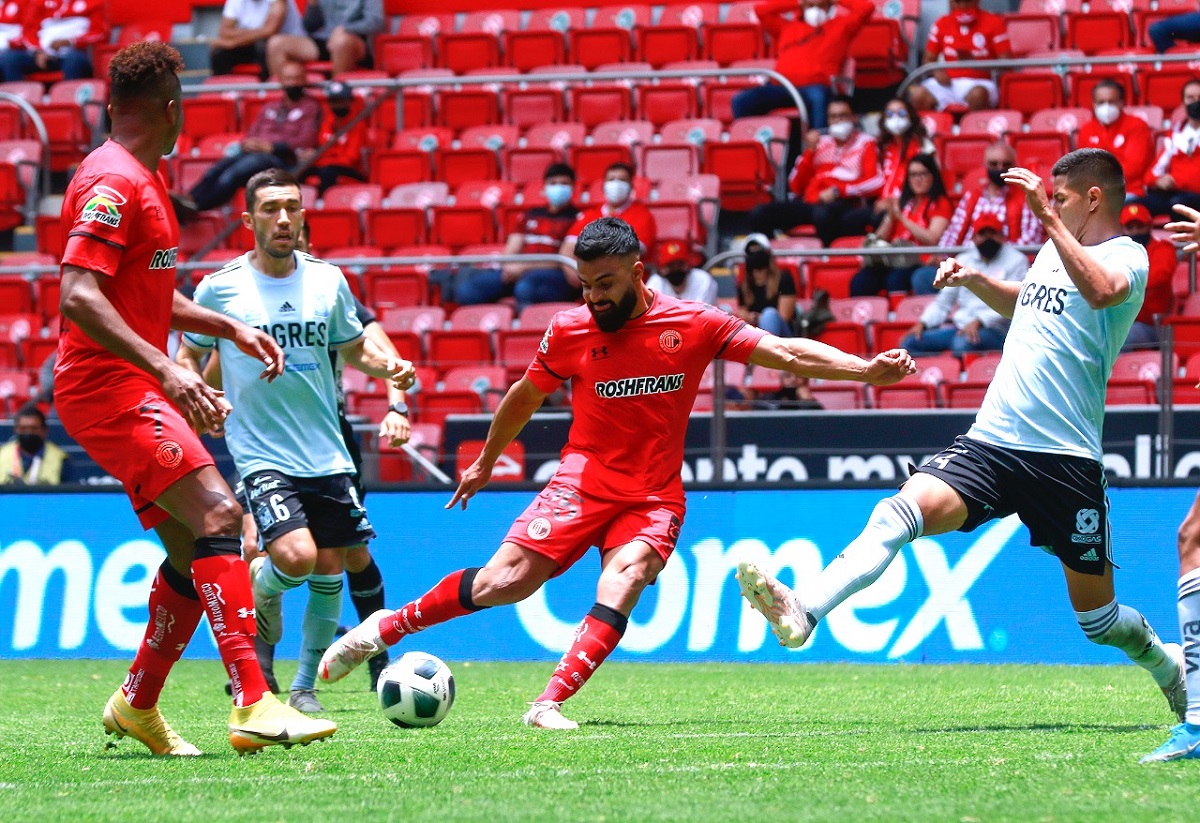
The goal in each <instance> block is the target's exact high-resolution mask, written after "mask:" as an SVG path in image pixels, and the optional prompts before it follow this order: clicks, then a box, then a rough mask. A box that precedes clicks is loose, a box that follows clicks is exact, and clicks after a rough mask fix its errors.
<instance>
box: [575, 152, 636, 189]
mask: <svg viewBox="0 0 1200 823" xmlns="http://www.w3.org/2000/svg"><path fill="white" fill-rule="evenodd" d="M567 162H568V164H570V166H571V168H573V169H574V170H575V177H576V179H577V180H578V183H579V185H580V186H583V187H587V186H590V185H591V184H592V183H593V181H596V180H603V179H604V172H605V170H606V169H607V168H608V167H609V166H611V165H612V164H613V163H626V164H630V165H632V163H633V155H632V153H631V152H630V151H629V146H626V145H622V144H619V143H605V144H601V145H591V146H571V147H570V148H569V149H567Z"/></svg>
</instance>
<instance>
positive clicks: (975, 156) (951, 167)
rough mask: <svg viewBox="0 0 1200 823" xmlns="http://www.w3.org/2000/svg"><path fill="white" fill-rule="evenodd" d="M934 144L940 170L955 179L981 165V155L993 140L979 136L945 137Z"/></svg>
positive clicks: (992, 138) (986, 136)
mask: <svg viewBox="0 0 1200 823" xmlns="http://www.w3.org/2000/svg"><path fill="white" fill-rule="evenodd" d="M934 142H935V143H936V144H937V147H938V152H937V153H938V158H939V159H940V160H941V163H942V168H943V169H944V170H946V171H949V172H950V173H951V174H953V175H954V176H955V177H956V178H957V177H962V176H964V175H966V174H969V173H970V172H972V171H974V170H975V169H977V168H979V167H980V166H982V165H983V153H984V152H985V151H987V147H988V146H990V145H991V144H992V143H993V142H995V138H994V137H992V136H990V135H979V134H968V135H947V136H945V137H940V138H938V139H937V140H935V141H934Z"/></svg>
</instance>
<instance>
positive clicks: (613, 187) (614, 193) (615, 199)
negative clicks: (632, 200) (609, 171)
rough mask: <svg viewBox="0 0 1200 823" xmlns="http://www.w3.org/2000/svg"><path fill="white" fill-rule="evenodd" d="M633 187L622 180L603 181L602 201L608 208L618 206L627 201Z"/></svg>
mask: <svg viewBox="0 0 1200 823" xmlns="http://www.w3.org/2000/svg"><path fill="white" fill-rule="evenodd" d="M632 190H633V186H631V185H629V183H627V182H626V181H624V180H605V181H604V200H605V202H607V203H608V205H610V206H619V205H621V204H622V203H624V202H625V201H626V200H628V199H629V192H630V191H632Z"/></svg>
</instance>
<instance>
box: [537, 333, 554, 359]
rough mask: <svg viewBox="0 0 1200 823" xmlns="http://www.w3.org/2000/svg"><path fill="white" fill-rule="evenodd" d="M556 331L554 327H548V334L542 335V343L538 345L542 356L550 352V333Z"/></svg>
mask: <svg viewBox="0 0 1200 823" xmlns="http://www.w3.org/2000/svg"><path fill="white" fill-rule="evenodd" d="M553 329H554V327H553V326H547V327H546V333H545V334H543V335H542V342H541V343H538V351H539V352H541V353H542V354H545V353H546V352H548V351H550V332H551V331H552V330H553Z"/></svg>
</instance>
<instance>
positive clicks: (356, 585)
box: [346, 546, 388, 691]
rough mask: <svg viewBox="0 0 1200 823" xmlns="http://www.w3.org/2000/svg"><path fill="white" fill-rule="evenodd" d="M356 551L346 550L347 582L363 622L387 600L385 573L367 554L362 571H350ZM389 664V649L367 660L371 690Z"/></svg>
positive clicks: (364, 549) (365, 548) (365, 550)
mask: <svg viewBox="0 0 1200 823" xmlns="http://www.w3.org/2000/svg"><path fill="white" fill-rule="evenodd" d="M356 551H359V550H355V549H351V550H350V551H348V552H346V567H347V568H346V582H347V583H349V588H350V602H352V603H353V604H354V611H355V612H356V613H357V614H358V619H359V621H360V622H361V621H363V620H366V619H367V618H368V617H370V616H371V615H372V614H374V613H375V612H377V611H379V610H380V609H382V608H384V604H385V602H386V600H385V596H384V589H383V575H382V574H380V572H379V565H378V564H377V563H376V562H375V558H374V557H371V556H370V554H367V565H366V566H365V567H364V568H363V569H362V570H361V571H356V572H355V571H350V568H349V566H350V562H351V556H352V555H354V554H355V553H356ZM361 551H362V552H364V553H365V552H367V547H366V546H363V547H362V548H361ZM387 664H388V654H387V651H383V652H381V653H379V654H377V655H375V656H374V657H372V658H370V659H369V660H368V661H367V668H368V674H369V675H370V681H371V691H375V687H376V685H378V683H379V673H380V672H382V671H383V670H384V668H386V667H387Z"/></svg>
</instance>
